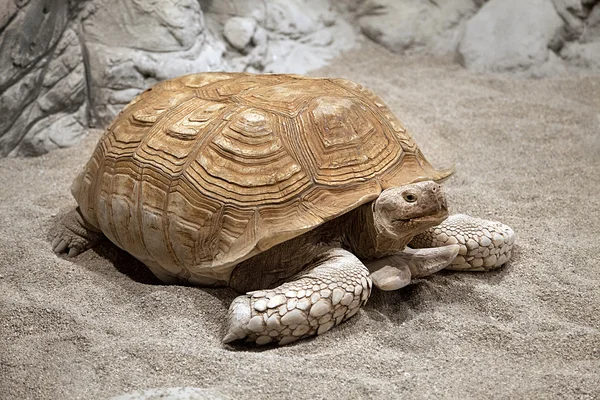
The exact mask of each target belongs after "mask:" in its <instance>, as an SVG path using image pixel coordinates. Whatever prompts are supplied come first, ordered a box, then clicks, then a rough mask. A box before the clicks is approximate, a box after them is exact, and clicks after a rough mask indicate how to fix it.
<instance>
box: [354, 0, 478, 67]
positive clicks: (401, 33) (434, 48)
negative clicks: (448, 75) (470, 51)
mask: <svg viewBox="0 0 600 400" xmlns="http://www.w3.org/2000/svg"><path fill="white" fill-rule="evenodd" d="M349 7H351V8H354V9H356V10H357V11H356V12H357V13H358V15H359V19H358V22H359V25H360V28H361V30H362V32H363V33H364V34H365V35H366V36H367V37H369V38H370V39H372V40H373V41H375V42H378V43H380V44H382V45H383V46H385V47H386V48H388V49H389V50H391V51H393V52H396V53H414V52H421V53H423V52H424V53H429V54H435V55H446V54H452V53H453V52H454V51H455V50H456V46H457V45H458V39H459V37H460V32H461V29H462V26H463V24H464V21H466V20H467V19H468V18H469V17H470V16H472V15H473V14H474V13H475V12H476V11H477V9H478V8H479V5H478V4H477V2H476V1H474V0H436V1H422V0H373V1H368V2H366V3H363V4H362V5H357V4H352V5H350V6H349Z"/></svg>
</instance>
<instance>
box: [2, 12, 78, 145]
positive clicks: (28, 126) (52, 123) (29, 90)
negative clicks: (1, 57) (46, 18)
mask: <svg viewBox="0 0 600 400" xmlns="http://www.w3.org/2000/svg"><path fill="white" fill-rule="evenodd" d="M23 11H25V12H31V11H30V10H27V9H25V8H24V9H23ZM15 21H17V20H15ZM13 22H14V21H13ZM11 25H12V23H11ZM32 40H37V39H32ZM46 43H49V44H47V45H46V46H50V45H51V43H52V41H51V40H50V41H48V40H46ZM46 46H41V47H39V49H43V48H45V47H46ZM40 51H41V50H40ZM34 58H35V56H34V53H33V52H31V53H30V54H29V59H34ZM27 65H28V66H27V68H24V69H22V70H21V71H19V70H18V69H16V68H15V69H13V72H15V71H19V72H17V73H18V74H19V75H21V74H22V71H26V72H25V74H24V75H21V76H20V77H19V79H18V80H16V81H15V82H14V83H12V84H10V81H8V83H7V85H8V87H7V88H6V89H5V90H4V91H3V92H2V93H1V94H0V110H1V114H0V115H1V117H0V155H1V156H6V155H39V154H43V153H46V152H47V151H49V150H51V149H54V148H57V147H64V146H70V145H72V144H74V143H75V142H76V140H77V138H79V137H81V135H83V133H84V132H85V129H86V125H87V123H86V102H85V99H86V96H85V91H86V84H85V72H84V65H83V57H82V53H81V43H80V42H79V37H78V35H77V34H76V33H75V31H74V30H73V29H72V28H67V29H65V30H64V31H63V32H61V35H60V39H59V41H58V43H56V44H54V46H51V47H50V48H48V49H46V53H44V55H43V56H42V57H41V58H38V59H37V60H36V61H35V62H33V64H32V62H29V61H28V62H27Z"/></svg>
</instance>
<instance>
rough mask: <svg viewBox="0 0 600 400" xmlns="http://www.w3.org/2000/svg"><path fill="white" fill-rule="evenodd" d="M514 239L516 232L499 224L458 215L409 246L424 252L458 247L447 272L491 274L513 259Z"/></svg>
mask: <svg viewBox="0 0 600 400" xmlns="http://www.w3.org/2000/svg"><path fill="white" fill-rule="evenodd" d="M515 239H516V235H515V232H514V231H513V230H512V229H511V228H510V227H509V226H507V225H504V224H502V223H500V222H495V221H487V220H483V219H479V218H474V217H471V216H468V215H464V214H456V215H451V216H450V217H448V218H447V219H446V220H445V221H444V222H442V223H441V224H440V225H437V226H434V227H433V228H430V229H428V230H427V231H425V232H423V233H421V234H419V235H417V236H415V237H414V238H413V240H412V241H411V242H410V243H409V246H410V247H413V248H425V247H438V246H448V245H451V244H459V245H460V251H459V253H458V256H456V258H455V259H454V261H452V263H450V265H449V266H448V267H446V269H450V270H454V271H488V270H492V269H495V268H498V267H500V266H502V265H503V264H505V263H506V262H507V261H508V260H509V259H510V257H511V255H512V249H513V245H514V243H515Z"/></svg>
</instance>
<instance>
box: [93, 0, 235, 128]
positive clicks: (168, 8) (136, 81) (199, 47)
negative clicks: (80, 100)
mask: <svg viewBox="0 0 600 400" xmlns="http://www.w3.org/2000/svg"><path fill="white" fill-rule="evenodd" d="M115 18H116V20H115ZM82 26H83V37H84V40H85V46H86V49H87V51H86V53H87V55H88V60H87V63H86V66H87V69H88V70H87V73H88V76H89V79H90V81H89V82H88V86H89V90H90V102H91V106H92V107H91V117H92V120H91V123H92V125H93V126H95V127H103V126H106V125H107V124H108V123H109V122H110V121H111V120H112V119H113V117H114V116H115V115H116V114H117V113H118V112H119V110H120V109H121V108H123V106H124V105H125V104H127V103H128V102H129V101H131V99H132V98H133V97H134V96H135V95H137V94H138V93H139V92H141V91H142V90H144V89H146V88H148V87H150V86H152V85H154V84H155V83H157V82H158V81H160V80H164V79H168V78H172V77H175V76H179V75H184V74H189V73H193V72H198V71H211V70H218V69H224V68H225V67H226V65H225V64H224V62H223V59H222V53H223V52H224V44H223V43H222V42H221V41H218V40H216V39H215V38H214V37H213V36H212V35H211V34H210V33H209V32H207V31H206V30H205V29H204V19H203V14H202V10H201V9H200V6H199V4H198V2H197V1H196V0H178V1H170V2H156V1H152V0H139V1H136V2H132V1H129V0H94V1H92V2H91V3H89V4H88V5H87V6H86V8H85V9H84V15H83V19H82ZM107 32H109V33H107Z"/></svg>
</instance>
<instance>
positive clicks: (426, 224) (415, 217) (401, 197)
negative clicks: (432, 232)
mask: <svg viewBox="0 0 600 400" xmlns="http://www.w3.org/2000/svg"><path fill="white" fill-rule="evenodd" d="M372 204H373V222H374V228H375V233H376V251H377V253H378V254H379V255H380V256H384V255H389V254H393V253H395V252H398V251H400V250H402V249H404V247H405V246H406V245H407V244H408V242H410V240H411V239H412V238H413V236H415V235H417V234H419V233H421V232H423V231H425V230H426V229H428V228H430V227H432V226H435V225H438V224H440V223H441V222H442V221H444V220H445V219H446V218H447V217H448V206H447V203H446V196H445V195H444V192H443V190H442V187H441V186H440V184H439V183H437V182H434V181H424V182H418V183H412V184H408V185H403V186H399V187H393V188H389V189H386V190H384V191H383V192H381V194H380V195H379V197H378V198H377V199H376V200H375V201H374V202H373V203H372Z"/></svg>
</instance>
